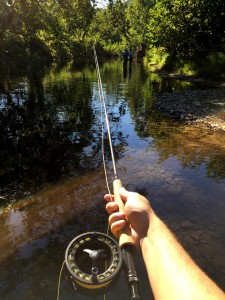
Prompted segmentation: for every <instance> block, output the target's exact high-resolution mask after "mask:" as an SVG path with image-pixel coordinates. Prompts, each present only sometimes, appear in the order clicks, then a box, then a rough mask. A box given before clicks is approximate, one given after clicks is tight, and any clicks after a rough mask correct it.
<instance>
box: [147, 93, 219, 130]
mask: <svg viewBox="0 0 225 300" xmlns="http://www.w3.org/2000/svg"><path fill="white" fill-rule="evenodd" d="M153 107H154V108H156V109H158V110H160V111H161V112H162V113H163V114H164V115H166V116H171V117H172V118H176V119H179V120H181V121H182V122H184V123H186V124H194V125H196V126H198V127H202V126H207V127H208V128H212V129H216V130H218V129H222V130H225V90H224V89H215V90H192V91H191V90H187V91H185V90H184V91H175V92H173V93H165V94H163V95H157V96H156V98H155V102H154V104H153Z"/></svg>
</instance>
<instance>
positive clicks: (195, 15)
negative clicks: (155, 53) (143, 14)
mask: <svg viewBox="0 0 225 300" xmlns="http://www.w3.org/2000/svg"><path fill="white" fill-rule="evenodd" d="M224 18H225V4H224V1H222V0H218V1H216V2H215V1H214V2H213V3H212V2H211V1H209V0H197V1H196V0H157V1H156V3H155V5H154V6H153V7H152V8H150V19H149V23H148V41H149V43H150V44H151V45H154V46H157V47H160V46H161V47H164V48H165V49H166V50H167V51H168V52H169V53H170V54H175V55H181V56H185V57H193V56H194V55H196V54H197V55H207V53H208V52H209V51H211V50H212V49H217V48H218V47H219V46H220V45H221V41H222V36H223V35H224V30H225V22H224V21H225V19H224Z"/></svg>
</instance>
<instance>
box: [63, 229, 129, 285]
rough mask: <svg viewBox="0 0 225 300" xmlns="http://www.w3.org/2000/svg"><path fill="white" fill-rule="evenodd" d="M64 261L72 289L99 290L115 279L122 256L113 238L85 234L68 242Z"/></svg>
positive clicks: (92, 233)
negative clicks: (72, 285)
mask: <svg viewBox="0 0 225 300" xmlns="http://www.w3.org/2000/svg"><path fill="white" fill-rule="evenodd" d="M65 262H66V266H67V269H68V271H69V274H70V278H71V280H72V281H73V284H75V286H77V285H79V286H80V287H82V288H85V289H92V290H93V289H95V290H98V289H101V288H103V287H106V286H108V285H109V284H110V283H111V282H112V280H113V279H114V278H116V276H117V275H118V273H119V272H120V270H121V267H122V262H123V256H122V251H121V250H120V248H119V246H118V244H117V242H116V241H115V240H114V239H113V238H112V237H110V236H108V235H106V234H103V233H100V232H87V233H84V234H81V235H79V236H77V237H76V238H74V239H73V240H72V241H71V242H70V244H69V245H68V247H67V249H66V253H65ZM76 284H77V285H76Z"/></svg>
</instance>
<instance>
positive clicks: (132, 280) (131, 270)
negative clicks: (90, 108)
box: [93, 45, 141, 300]
mask: <svg viewBox="0 0 225 300" xmlns="http://www.w3.org/2000/svg"><path fill="white" fill-rule="evenodd" d="M93 51H94V58H95V65H96V71H97V78H98V87H99V96H100V101H101V103H102V105H103V108H104V116H105V123H106V128H107V134H108V140H109V146H110V153H111V159H112V165H113V173H114V180H113V193H114V200H115V202H116V203H117V204H118V208H119V211H122V212H124V203H123V201H122V199H121V198H120V194H119V189H120V188H121V187H122V182H121V180H120V179H119V178H118V173H117V168H116V163H115V157H114V151H113V145H112V138H111V131H110V125H109V118H108V114H107V109H106V103H105V99H104V93H103V88H102V81H101V74H100V69H99V64H98V57H97V53H96V49H95V45H93ZM119 246H120V248H121V250H122V253H123V257H124V261H125V265H126V271H127V275H128V285H129V289H130V298H131V299H132V300H133V299H141V297H140V293H139V279H138V276H137V272H136V268H135V264H134V257H133V248H134V242H133V238H132V236H131V231H130V227H129V225H128V223H127V224H126V226H125V227H124V228H123V229H122V230H121V231H120V235H119Z"/></svg>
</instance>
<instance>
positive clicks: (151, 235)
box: [141, 212, 225, 300]
mask: <svg viewBox="0 0 225 300" xmlns="http://www.w3.org/2000/svg"><path fill="white" fill-rule="evenodd" d="M141 249H142V253H143V257H144V261H145V264H146V268H147V272H148V276H149V280H150V283H151V287H152V290H153V293H154V296H155V299H156V300H170V299H172V300H176V299H177V300H180V299H182V300H185V299H187V300H193V299H196V300H201V299H202V300H207V299H210V300H212V299H225V295H224V293H223V292H222V291H221V290H220V289H219V288H218V287H217V286H216V285H215V284H214V283H213V282H212V281H211V279H209V278H208V276H207V275H206V274H204V272H203V271H202V270H201V269H200V268H199V267H198V266H197V265H196V264H195V263H194V261H193V260H192V259H191V258H190V256H189V255H188V254H187V252H186V251H185V250H184V249H183V248H182V246H181V245H180V244H179V243H178V242H177V240H176V238H175V237H174V236H173V234H172V233H171V232H170V231H169V229H168V228H167V227H166V225H165V224H164V223H163V222H162V221H161V220H160V219H159V218H158V217H157V216H156V215H155V214H154V212H152V215H151V224H150V227H149V230H148V234H147V236H146V237H144V238H143V239H142V240H141Z"/></svg>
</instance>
